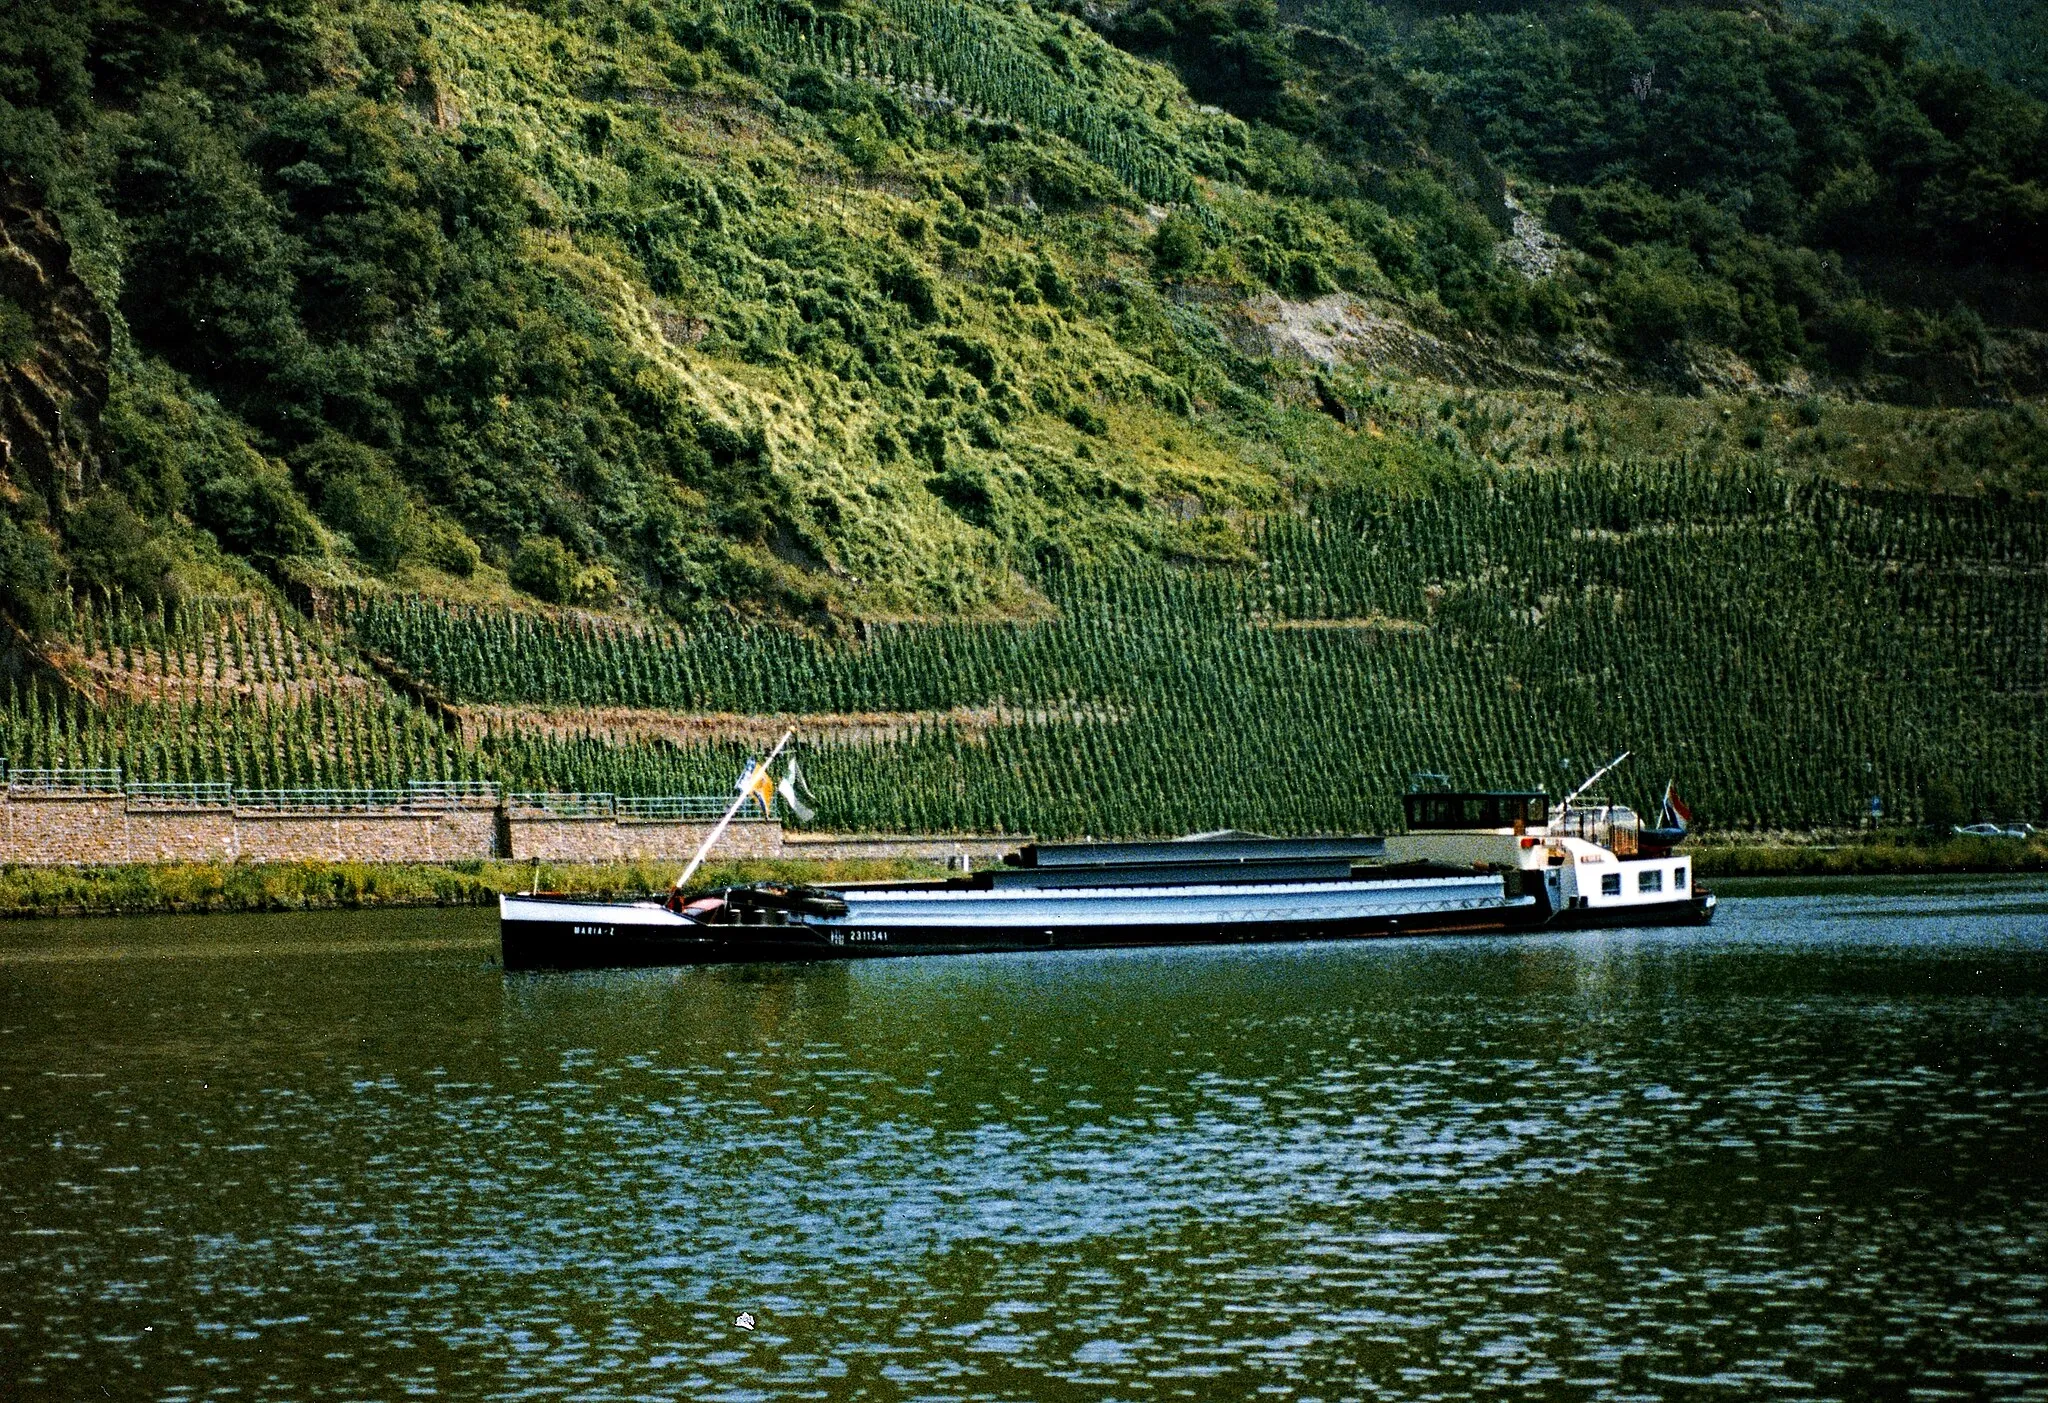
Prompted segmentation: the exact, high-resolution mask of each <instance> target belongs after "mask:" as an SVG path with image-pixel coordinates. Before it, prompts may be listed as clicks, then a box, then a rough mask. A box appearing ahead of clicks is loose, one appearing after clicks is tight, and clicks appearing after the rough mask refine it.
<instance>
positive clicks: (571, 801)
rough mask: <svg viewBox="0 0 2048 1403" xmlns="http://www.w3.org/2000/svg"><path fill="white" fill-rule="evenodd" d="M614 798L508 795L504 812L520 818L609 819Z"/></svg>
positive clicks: (557, 793) (554, 793)
mask: <svg viewBox="0 0 2048 1403" xmlns="http://www.w3.org/2000/svg"><path fill="white" fill-rule="evenodd" d="M614 797H615V796H613V795H610V794H565V793H560V792H552V791H551V792H534V793H519V794H507V795H506V796H505V810H506V812H507V813H509V814H511V815H512V816H514V817H518V818H610V817H611V816H612V800H613V799H614Z"/></svg>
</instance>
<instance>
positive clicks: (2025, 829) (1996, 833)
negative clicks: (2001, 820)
mask: <svg viewBox="0 0 2048 1403" xmlns="http://www.w3.org/2000/svg"><path fill="white" fill-rule="evenodd" d="M2035 831H2036V830H2035V828H2034V825H2033V824H2031V823H2014V824H2007V825H2004V826H2001V825H1999V824H1996V823H1968V824H1964V825H1963V826H1962V827H1960V828H1951V829H1950V830H1949V832H1951V833H1953V834H1955V835H1956V836H1957V837H1959V838H2019V839H2022V840H2024V839H2027V838H2031V837H2033V836H2034V833H2035Z"/></svg>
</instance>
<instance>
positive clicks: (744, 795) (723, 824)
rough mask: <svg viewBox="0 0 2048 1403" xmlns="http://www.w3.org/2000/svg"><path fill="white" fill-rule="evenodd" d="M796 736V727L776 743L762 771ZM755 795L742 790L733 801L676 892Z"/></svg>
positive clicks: (678, 884)
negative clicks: (734, 817)
mask: <svg viewBox="0 0 2048 1403" xmlns="http://www.w3.org/2000/svg"><path fill="white" fill-rule="evenodd" d="M795 734H796V727H794V726H792V727H790V728H789V729H788V730H786V731H784V732H783V733H782V739H781V740H779V741H777V742H775V748H774V749H773V750H771V751H769V752H768V758H767V759H766V760H763V761H762V762H761V769H762V770H763V771H766V770H767V768H768V767H769V766H770V765H773V764H774V763H775V757H776V756H778V755H780V754H781V753H782V747H783V746H785V745H788V744H789V738H790V737H791V736H793V735H795ZM753 794H754V791H753V790H752V789H751V788H742V789H741V790H740V793H739V797H738V798H736V799H734V800H733V801H732V807H731V808H729V809H727V810H726V811H725V817H724V818H722V819H720V820H718V826H717V827H716V828H714V829H712V830H711V833H710V835H709V836H708V837H706V838H705V839H704V844H703V846H702V847H700V848H698V849H697V855H696V856H695V857H693V858H691V859H690V865H689V866H688V867H685V868H684V869H683V875H682V876H680V877H678V878H676V884H675V890H676V891H681V890H682V889H683V888H684V886H686V885H687V884H688V883H689V880H690V878H692V877H694V876H696V875H697V869H698V868H699V867H702V866H703V865H704V859H705V858H706V857H707V856H709V855H710V852H711V848H712V845H713V844H715V843H717V841H718V840H719V839H720V838H723V837H724V836H725V830H726V828H727V827H728V826H729V825H730V824H731V823H732V817H733V815H734V814H736V813H738V812H739V811H740V806H741V805H743V804H745V803H746V802H747V800H748V799H750V798H752V797H753Z"/></svg>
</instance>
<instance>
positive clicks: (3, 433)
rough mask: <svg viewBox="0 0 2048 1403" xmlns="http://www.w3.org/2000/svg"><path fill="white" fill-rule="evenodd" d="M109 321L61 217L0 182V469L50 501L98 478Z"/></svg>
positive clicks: (14, 184) (23, 190)
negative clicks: (82, 276) (76, 268)
mask: <svg viewBox="0 0 2048 1403" xmlns="http://www.w3.org/2000/svg"><path fill="white" fill-rule="evenodd" d="M110 341H111V326H110V324H109V322H108V320H107V314H106V311H105V310H104V309H103V308H102V307H101V306H100V304H99V299H97V298H96V297H94V296H93V294H92V292H91V290H90V289H89V288H87V287H86V285H85V284H84V283H83V282H81V281H80V280H79V278H78V275H77V274H76V273H74V272H73V271H72V268H71V250H70V248H69V246H68V245H67V244H66V243H65V241H64V236H63V234H62V232H61V231H60V230H59V229H58V227H57V221H56V219H55V217H54V216H52V215H51V213H50V212H49V211H48V210H47V209H45V208H43V207H42V205H41V204H40V202H39V201H38V200H37V199H36V197H35V195H34V192H33V191H31V190H30V189H29V187H28V186H27V185H25V184H23V183H22V182H21V181H19V180H12V179H10V180H7V181H6V182H4V183H0V475H4V477H5V479H6V480H7V481H8V482H9V483H10V484H12V485H13V487H14V488H15V489H16V490H17V491H27V492H34V493H36V494H37V495H39V496H41V497H43V498H44V499H45V500H48V501H51V502H53V503H54V502H57V501H61V500H62V499H64V498H66V497H76V496H77V495H79V494H80V493H82V492H83V491H84V489H85V487H86V486H87V484H88V483H89V482H91V481H92V480H93V478H94V476H95V474H96V469H97V461H98V450H97V444H98V438H99V427H100V412H101V411H102V410H103V409H104V408H105V407H106V402H107V361H108V352H109V347H110Z"/></svg>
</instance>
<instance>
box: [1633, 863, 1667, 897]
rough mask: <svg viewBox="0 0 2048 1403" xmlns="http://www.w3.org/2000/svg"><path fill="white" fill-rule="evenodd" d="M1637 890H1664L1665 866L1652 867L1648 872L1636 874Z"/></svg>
mask: <svg viewBox="0 0 2048 1403" xmlns="http://www.w3.org/2000/svg"><path fill="white" fill-rule="evenodd" d="M1636 890H1637V891H1662V890H1664V869H1663V868H1661V867H1656V868H1652V869H1651V870H1650V871H1648V872H1638V873H1637V874H1636Z"/></svg>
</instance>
